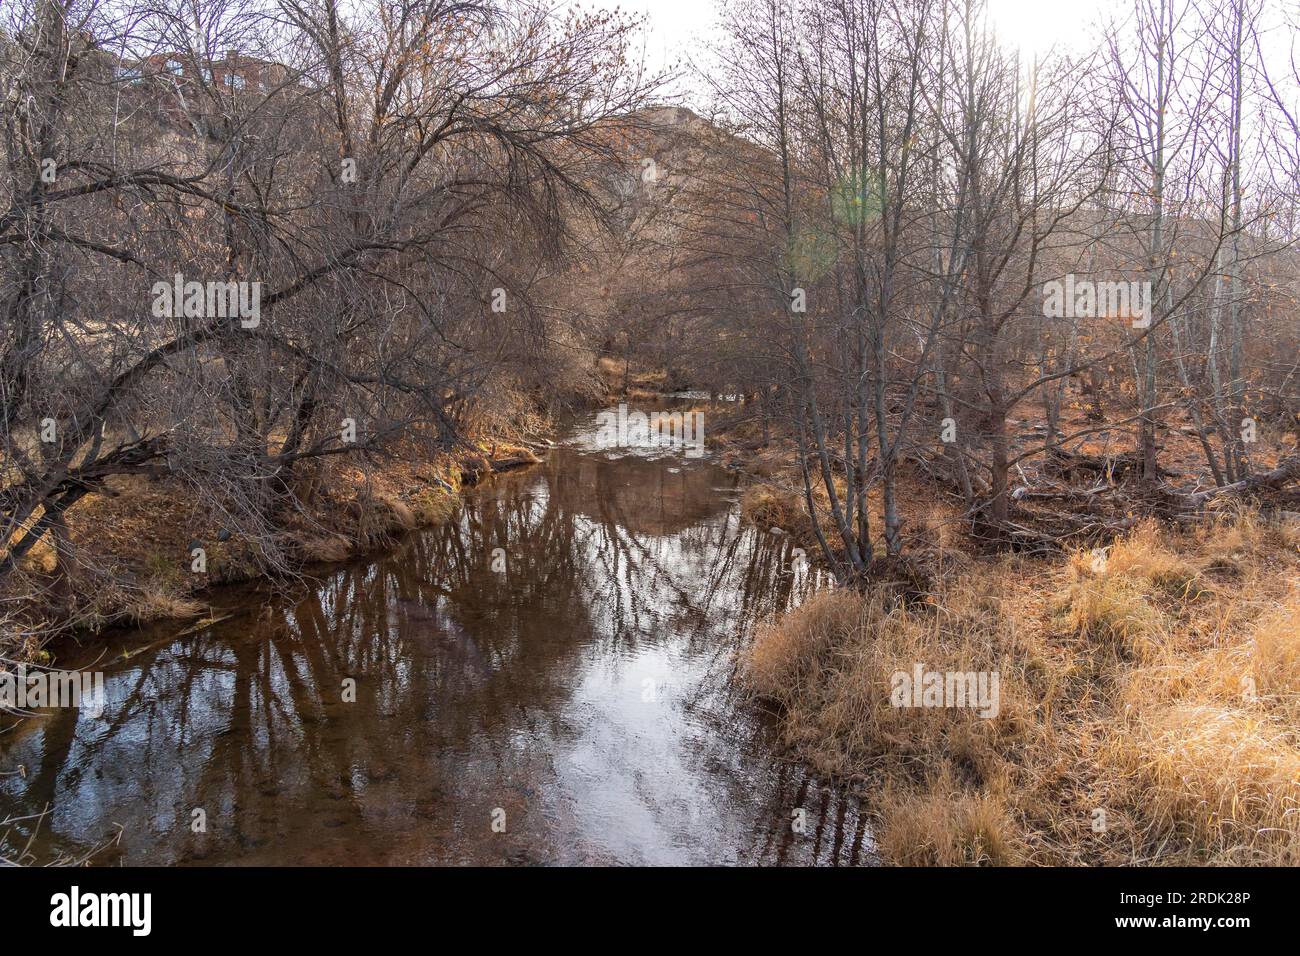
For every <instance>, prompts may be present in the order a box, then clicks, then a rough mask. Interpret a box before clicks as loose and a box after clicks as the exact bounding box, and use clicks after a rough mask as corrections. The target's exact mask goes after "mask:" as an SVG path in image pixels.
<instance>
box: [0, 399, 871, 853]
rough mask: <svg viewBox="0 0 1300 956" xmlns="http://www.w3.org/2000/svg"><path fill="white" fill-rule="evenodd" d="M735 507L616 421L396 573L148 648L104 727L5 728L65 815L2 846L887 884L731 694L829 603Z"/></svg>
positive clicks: (10, 759) (112, 698) (15, 830)
mask: <svg viewBox="0 0 1300 956" xmlns="http://www.w3.org/2000/svg"><path fill="white" fill-rule="evenodd" d="M737 495H738V491H737V487H736V479H735V477H734V476H733V475H732V474H730V473H728V472H727V471H725V470H723V469H721V468H719V467H717V466H716V465H714V464H712V463H710V462H708V461H707V460H705V459H691V458H688V457H681V456H677V455H674V454H672V453H671V452H670V451H667V450H663V449H654V450H652V449H646V448H616V447H604V443H603V442H602V440H601V436H600V435H599V433H598V430H597V429H596V426H595V423H594V420H593V421H591V422H587V423H584V424H580V425H578V426H576V427H575V428H574V429H573V430H572V431H571V433H570V434H569V435H568V436H567V441H566V442H565V446H564V447H561V448H557V449H556V450H554V451H553V452H551V453H550V455H549V456H548V458H547V460H546V461H545V462H544V463H543V464H541V465H538V466H536V467H534V468H531V469H529V470H528V471H526V472H523V473H516V474H513V475H505V476H500V477H498V478H497V479H495V480H493V481H492V482H491V483H489V484H488V485H487V486H485V487H483V488H481V489H479V490H478V491H477V492H475V493H473V494H471V495H470V496H468V497H467V498H466V499H465V501H464V503H463V505H462V506H461V508H460V509H459V511H458V513H457V515H456V516H455V518H454V519H453V520H452V521H450V522H449V523H447V524H446V525H444V526H442V527H438V528H434V529H431V530H428V531H424V532H421V533H419V534H415V535H412V536H411V537H409V538H408V539H407V540H406V541H405V542H404V543H403V544H402V545H401V546H400V547H398V548H396V549H395V550H394V551H392V552H391V553H389V554H387V555H385V556H383V557H380V558H378V559H372V560H369V561H365V562H360V563H355V564H352V565H349V566H347V567H345V568H343V569H341V570H336V571H334V572H332V573H330V574H328V575H326V576H323V577H321V578H320V579H319V580H318V581H316V582H315V583H314V584H312V585H311V586H310V587H305V588H303V589H301V590H300V591H299V593H297V594H295V595H293V596H291V597H286V596H283V595H281V596H271V595H269V594H262V593H259V592H256V591H253V592H250V591H247V590H245V591H238V592H236V591H231V592H228V593H226V594H224V595H222V597H221V598H220V599H219V600H220V601H222V602H224V603H223V604H222V605H221V607H222V608H223V609H224V610H227V611H230V612H233V613H234V615H235V616H234V617H231V618H230V619H228V620H225V621H223V622H221V623H219V624H216V625H213V626H211V627H209V628H207V629H206V630H203V631H201V632H198V633H192V634H186V635H180V636H178V635H177V632H178V631H181V630H183V628H182V627H181V626H179V625H175V624H172V625H168V626H166V627H155V628H150V629H146V630H144V631H141V632H136V633H133V634H131V635H129V636H125V637H123V638H122V639H120V640H119V641H118V642H117V643H115V644H113V645H110V649H109V651H108V654H107V655H106V656H105V657H104V662H101V663H100V664H99V665H97V667H98V669H100V670H103V671H104V672H105V680H106V692H107V694H106V696H107V703H106V706H105V709H104V713H103V715H102V717H100V718H93V717H91V716H89V715H88V714H86V713H82V712H78V711H76V710H59V711H53V710H51V711H45V712H43V713H42V714H41V715H40V716H38V717H33V718H29V719H27V720H24V721H21V722H20V723H18V724H17V725H16V726H12V727H10V728H8V730H7V732H5V733H3V734H0V820H4V819H5V818H6V817H8V818H10V819H13V818H18V817H29V816H31V815H34V814H40V813H41V812H42V811H44V810H48V812H47V813H45V814H44V817H43V819H42V820H40V821H39V826H37V825H36V824H35V821H32V820H26V821H20V822H18V823H10V824H9V825H8V826H4V827H0V841H2V842H0V855H8V856H13V855H14V853H15V851H16V849H17V848H19V847H22V846H25V845H27V844H28V843H29V841H30V849H31V853H32V854H33V856H34V857H35V858H36V859H37V860H41V861H43V860H46V859H49V858H51V857H53V856H55V855H58V854H64V855H73V856H75V855H79V854H81V853H83V852H85V851H86V850H87V849H88V848H90V847H92V846H95V845H96V844H98V843H100V842H102V841H103V840H105V839H106V838H108V837H110V836H112V835H113V834H114V832H116V826H117V825H120V827H121V837H120V840H119V842H118V844H117V845H116V846H115V847H114V848H111V849H110V850H108V851H106V852H103V853H101V854H99V855H98V856H97V857H96V858H95V859H96V862H99V863H110V864H111V863H118V862H121V863H126V864H175V863H192V864H209V865H210V864H232V863H233V864H436V863H480V864H496V863H558V864H578V863H626V864H644V863H650V864H672V863H800V864H807V863H823V864H826V863H832V864H849V863H867V862H871V859H870V858H871V851H870V840H869V835H868V834H867V832H866V822H865V819H864V817H862V816H860V815H859V812H858V808H857V804H856V802H855V801H854V800H853V799H852V798H851V797H847V796H844V795H842V794H841V793H839V792H838V791H836V790H834V789H830V788H825V787H822V786H820V785H819V784H818V783H817V782H816V781H815V780H814V779H812V778H811V777H810V775H809V774H808V772H807V771H806V770H804V769H802V768H801V767H800V766H799V765H798V764H796V763H793V762H791V761H789V760H788V759H785V758H783V757H781V756H780V755H779V754H778V753H777V748H776V747H775V744H774V739H773V733H772V727H771V724H770V720H769V719H768V718H767V717H766V716H765V715H764V714H763V712H762V711H761V709H760V708H758V707H756V706H755V705H753V704H752V703H749V702H746V701H745V700H743V699H742V698H741V696H740V695H739V694H738V692H737V691H736V689H735V687H734V684H733V681H732V679H731V678H732V672H733V668H734V666H735V665H734V662H735V653H736V650H737V649H738V647H740V646H742V642H743V641H744V640H745V639H746V637H747V635H748V633H749V627H750V625H751V623H752V622H753V621H754V620H756V619H757V618H759V617H761V616H762V615H766V614H769V613H771V612H773V611H774V610H779V609H781V608H784V607H787V606H789V605H790V604H791V602H793V601H795V600H797V599H798V595H799V594H800V593H801V592H802V591H803V590H804V589H805V588H806V587H808V586H809V585H810V584H811V583H812V582H809V581H808V580H806V579H807V573H806V572H803V571H797V570H792V569H791V545H790V543H789V539H788V538H785V537H783V536H780V535H776V534H772V533H769V532H766V531H756V530H755V529H753V528H751V527H748V526H746V525H744V524H742V522H741V521H740V518H739V513H738V506H737ZM494 548H502V549H503V552H501V553H498V554H497V557H498V558H504V570H493V549H494ZM497 567H498V568H500V567H501V561H500V560H498V561H497ZM124 649H128V650H133V651H135V653H134V654H133V656H131V657H130V658H129V659H123V658H122V652H123V650H124ZM102 653H103V652H102V650H100V651H97V652H96V655H100V654H102ZM89 660H90V658H83V659H82V660H81V661H79V662H78V661H75V660H73V661H71V662H70V661H69V660H65V661H63V662H62V663H63V664H64V666H70V663H71V664H78V663H79V664H81V665H85V664H87V663H88V662H89ZM110 661H111V662H112V663H107V662H110ZM348 679H352V680H355V682H356V694H355V697H356V699H355V702H347V701H345V700H344V695H345V681H346V680H348ZM18 768H21V772H17V771H18ZM195 809H201V810H202V811H203V813H204V815H205V816H206V832H202V833H196V832H193V828H192V823H193V821H194V819H195V817H194V814H193V811H194V810H195ZM799 809H802V810H803V811H804V815H805V819H806V828H805V832H803V833H798V832H796V831H795V828H794V827H793V826H792V821H793V820H794V819H795V816H796V811H797V810H799ZM494 821H495V824H496V826H495V828H494ZM33 833H34V836H33Z"/></svg>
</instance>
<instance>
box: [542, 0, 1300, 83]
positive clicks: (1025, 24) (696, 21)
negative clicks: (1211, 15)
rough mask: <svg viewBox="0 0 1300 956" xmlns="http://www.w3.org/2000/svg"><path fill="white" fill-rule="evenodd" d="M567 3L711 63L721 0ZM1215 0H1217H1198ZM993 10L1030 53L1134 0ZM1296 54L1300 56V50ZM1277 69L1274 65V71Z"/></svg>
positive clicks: (563, 1) (662, 56)
mask: <svg viewBox="0 0 1300 956" xmlns="http://www.w3.org/2000/svg"><path fill="white" fill-rule="evenodd" d="M557 2H558V3H559V5H560V7H561V8H564V7H569V6H581V7H584V8H586V9H605V10H622V11H623V12H624V13H626V14H631V15H633V16H637V17H644V18H645V27H646V32H645V38H644V55H645V62H646V67H647V69H648V70H650V71H651V72H654V71H657V70H663V69H667V68H671V67H673V66H674V65H679V66H681V67H682V69H683V71H684V70H685V68H686V67H687V66H688V65H689V62H690V58H691V57H692V56H693V57H694V58H695V60H696V62H697V63H700V64H704V63H707V57H705V55H704V50H703V42H704V41H705V40H707V38H708V36H709V34H710V32H711V31H712V30H713V29H714V27H715V24H716V21H717V9H718V4H717V0H557ZM1192 2H1198V3H1205V4H1214V3H1216V2H1217V0H1192ZM1294 2H1295V0H1284V2H1283V3H1281V4H1277V3H1273V4H1270V7H1271V8H1272V11H1271V12H1270V15H1269V16H1267V17H1266V22H1267V23H1268V24H1269V25H1270V26H1271V25H1274V24H1275V23H1276V20H1277V16H1276V10H1277V9H1278V7H1279V6H1282V7H1285V6H1286V5H1287V4H1288V3H1294ZM988 7H989V16H990V18H991V20H992V22H993V28H994V30H996V31H997V33H998V34H999V35H1000V36H1001V37H1002V38H1003V40H1004V41H1005V42H1006V43H1007V44H1008V45H1010V46H1016V47H1019V48H1020V49H1021V51H1022V52H1024V53H1025V54H1027V55H1030V56H1032V55H1033V54H1040V55H1041V54H1044V53H1046V52H1047V51H1048V50H1050V49H1052V48H1053V47H1056V48H1057V49H1058V50H1061V51H1068V50H1070V49H1071V48H1072V47H1074V46H1077V45H1078V44H1081V43H1090V42H1095V41H1094V37H1095V34H1094V33H1093V31H1092V30H1091V29H1090V27H1091V26H1092V25H1093V24H1095V23H1096V21H1097V20H1098V19H1099V17H1100V15H1101V13H1102V12H1103V11H1106V10H1117V9H1123V10H1130V9H1132V0H988ZM1293 37H1294V33H1292V32H1291V31H1290V30H1286V29H1281V30H1278V29H1273V30H1269V31H1267V32H1266V35H1265V36H1264V38H1263V45H1264V49H1265V55H1266V59H1267V60H1268V61H1269V62H1270V63H1271V64H1273V67H1274V68H1275V75H1276V76H1278V77H1285V76H1288V75H1289V74H1290V58H1291V55H1292V54H1291V49H1290V45H1291V42H1292V38H1293ZM1296 55H1297V56H1298V57H1300V50H1298V51H1297V53H1296ZM1272 71H1273V70H1272V69H1271V72H1272ZM691 86H692V84H691V82H690V78H689V77H685V78H684V80H683V81H682V82H679V83H677V84H675V85H674V87H672V88H671V89H670V92H671V93H675V94H676V95H678V96H680V97H681V98H682V99H683V100H684V101H685V102H686V103H687V104H688V105H692V106H695V107H697V108H698V107H701V106H703V105H704V104H702V103H699V102H695V101H696V100H698V99H699V97H698V95H694V96H693V95H692V92H691Z"/></svg>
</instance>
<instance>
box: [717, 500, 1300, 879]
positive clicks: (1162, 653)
mask: <svg viewBox="0 0 1300 956" xmlns="http://www.w3.org/2000/svg"><path fill="white" fill-rule="evenodd" d="M1297 624H1300V551H1297V546H1296V540H1295V536H1294V534H1293V532H1292V531H1290V530H1288V528H1286V527H1285V526H1282V525H1279V524H1277V523H1275V522H1272V521H1268V520H1265V519H1263V518H1260V517H1259V516H1258V515H1254V514H1249V513H1243V514H1239V515H1233V516H1226V517H1224V518H1221V519H1219V520H1217V521H1215V522H1213V523H1211V524H1209V525H1207V526H1203V527H1199V528H1197V529H1195V530H1193V531H1190V532H1184V533H1176V532H1172V531H1169V530H1166V529H1162V528H1161V527H1159V526H1157V525H1155V524H1152V523H1144V524H1141V525H1139V526H1138V527H1136V528H1135V529H1133V531H1132V532H1130V533H1129V534H1128V535H1127V536H1125V537H1123V538H1121V539H1119V540H1117V541H1115V542H1113V543H1112V544H1111V546H1110V547H1109V548H1107V549H1105V551H1104V554H1100V555H1099V554H1097V553H1093V552H1087V553H1080V554H1076V555H1073V556H1072V557H1071V558H1069V559H1068V560H1065V561H1061V562H1056V563H1044V562H1032V563H1031V562H1029V561H1026V560H1023V559H1017V558H1004V559H1000V560H998V561H997V562H993V563H976V564H973V565H970V566H967V567H965V568H963V570H962V571H961V572H960V573H958V574H956V575H950V576H949V577H947V578H946V579H944V580H941V581H940V583H938V584H936V585H935V590H934V593H933V594H932V595H931V596H930V601H929V603H928V604H927V605H924V606H915V605H909V606H906V607H904V606H895V605H894V604H893V603H891V602H890V601H889V600H888V598H887V596H885V595H881V594H878V593H873V594H867V595H865V596H864V595H859V594H856V593H852V592H845V591H835V592H829V593H827V594H822V595H818V596H816V597H815V598H814V599H812V600H811V601H809V602H808V603H807V604H805V605H804V606H803V607H801V608H798V609H796V610H794V611H793V612H791V613H790V614H788V615H787V616H786V617H785V618H783V619H782V620H779V621H774V622H770V623H768V624H767V625H766V626H764V627H763V628H761V629H760V630H759V631H758V632H757V634H756V635H755V639H754V642H753V643H752V645H751V647H750V648H749V649H748V650H747V652H746V654H745V657H744V660H743V661H742V665H743V666H742V676H743V680H744V681H745V683H746V684H747V686H748V687H749V688H750V689H751V691H752V692H753V693H754V694H755V695H756V696H758V697H761V698H764V699H767V700H770V701H772V702H773V703H774V704H776V705H777V706H778V708H779V710H780V714H781V726H782V732H783V734H784V737H785V740H786V742H787V743H788V744H790V745H791V746H792V747H794V748H796V749H797V750H798V751H799V753H800V754H801V756H802V757H804V759H806V760H808V761H809V762H810V763H811V764H812V765H813V766H814V768H815V769H817V770H818V771H819V772H821V773H823V774H825V775H828V776H834V777H838V778H840V779H845V780H848V781H852V782H853V783H854V784H855V785H856V786H857V787H858V788H859V789H860V790H861V792H862V793H863V794H864V796H865V798H866V800H867V801H868V803H869V805H870V806H871V808H872V810H873V811H874V813H875V815H876V818H877V826H876V838H877V844H878V847H879V850H880V853H881V855H882V857H883V858H884V859H885V860H886V861H889V862H894V863H899V864H910V865H962V864H997V863H1031V864H1032V863H1038V864H1043V863H1051V864H1075V863H1089V864H1096V863H1112V864H1122V863H1183V864H1204V863H1259V862H1267V863H1276V864H1286V863H1294V862H1296V861H1297V860H1300V855H1298V854H1300V627H1297ZM916 664H920V665H922V666H923V668H924V669H925V670H930V671H940V672H944V671H963V672H969V671H976V672H978V671H990V672H991V671H997V672H998V674H999V678H1000V680H999V688H1000V697H1001V701H1000V707H999V710H998V713H997V715H996V716H995V717H991V718H985V717H980V716H979V715H978V714H977V713H976V711H975V710H974V709H969V708H958V707H936V708H908V707H895V706H893V705H892V704H891V701H890V697H889V689H890V675H891V674H893V673H894V672H895V671H904V672H906V671H909V670H911V669H912V667H913V666H914V665H916ZM1099 820H1100V821H1102V822H1103V823H1104V825H1099V824H1098V821H1099Z"/></svg>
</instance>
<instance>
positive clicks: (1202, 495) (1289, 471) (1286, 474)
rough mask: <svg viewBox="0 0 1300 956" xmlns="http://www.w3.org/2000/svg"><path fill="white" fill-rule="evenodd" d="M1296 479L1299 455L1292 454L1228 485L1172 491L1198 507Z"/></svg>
mask: <svg viewBox="0 0 1300 956" xmlns="http://www.w3.org/2000/svg"><path fill="white" fill-rule="evenodd" d="M1297 479H1300V455H1292V456H1291V457H1289V458H1284V459H1283V460H1282V461H1281V463H1280V464H1278V466H1277V467H1276V468H1274V469H1272V470H1271V471H1265V472H1262V473H1260V474H1258V475H1251V476H1250V477H1249V478H1243V479H1242V480H1241V481H1234V482H1233V483H1232V484H1230V485H1223V486H1222V487H1219V488H1207V489H1206V490H1205V491H1193V492H1186V491H1176V492H1172V493H1173V494H1174V495H1175V496H1176V497H1177V498H1178V499H1181V500H1182V501H1183V502H1185V503H1186V505H1187V506H1188V507H1191V508H1200V507H1203V506H1204V505H1206V504H1208V503H1209V502H1210V501H1212V500H1213V499H1215V498H1219V497H1222V496H1224V495H1231V496H1238V497H1240V496H1243V495H1249V494H1254V493H1255V492H1257V491H1278V490H1280V489H1282V488H1283V487H1285V486H1286V485H1288V484H1290V483H1291V482H1292V481H1295V480H1297Z"/></svg>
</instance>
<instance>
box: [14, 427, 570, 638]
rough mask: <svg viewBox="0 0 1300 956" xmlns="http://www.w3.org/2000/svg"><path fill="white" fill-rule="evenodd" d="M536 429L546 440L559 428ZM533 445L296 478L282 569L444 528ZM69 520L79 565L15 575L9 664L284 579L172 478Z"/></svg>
mask: <svg viewBox="0 0 1300 956" xmlns="http://www.w3.org/2000/svg"><path fill="white" fill-rule="evenodd" d="M532 425H533V427H535V428H537V429H538V432H537V433H538V434H545V433H546V430H547V428H549V425H547V424H545V423H542V424H539V423H532ZM533 447H537V446H536V443H533V442H530V443H529V444H528V445H525V444H522V443H520V442H519V441H518V440H514V441H511V440H507V439H493V438H490V437H480V438H479V439H477V440H476V441H475V442H474V443H473V444H472V445H471V447H468V448H464V449H458V450H455V451H442V452H439V453H436V454H432V455H430V454H428V453H427V452H426V451H424V450H422V449H421V448H419V447H418V446H416V445H414V444H410V445H406V446H401V447H395V448H394V449H392V453H391V454H390V455H389V456H387V457H385V458H384V459H382V460H372V461H366V462H362V461H346V462H345V461H343V460H341V459H336V460H321V461H319V462H316V463H313V466H312V467H311V468H309V469H302V470H301V471H300V473H299V474H298V476H297V480H296V483H295V487H294V495H295V497H294V502H293V505H294V507H293V508H292V509H290V510H286V512H284V513H283V514H282V515H281V516H280V517H279V518H277V519H276V521H275V523H274V528H273V532H272V534H273V536H274V539H273V541H274V546H275V548H276V551H277V563H280V564H281V565H282V567H280V568H279V569H278V571H279V572H280V573H286V572H287V573H289V574H293V573H296V572H297V571H299V570H304V569H307V568H311V567H313V566H319V565H325V564H334V563H338V562H341V561H344V560H347V559H349V558H351V557H354V556H356V555H360V554H366V553H369V552H372V551H375V550H377V549H380V548H383V547H387V546H389V545H391V544H392V543H393V541H394V540H396V539H397V537H399V536H400V535H402V534H404V533H407V532H410V531H413V530H416V529H418V528H423V527H429V526H431V525H434V524H437V523H439V522H441V521H443V520H445V519H446V518H447V516H449V515H450V514H451V513H452V511H453V510H454V509H455V506H456V502H457V500H458V497H459V495H460V493H461V491H462V489H464V488H467V487H470V486H472V485H474V484H475V483H477V482H478V481H480V480H482V479H483V478H484V477H486V476H487V475H489V474H492V473H495V472H501V471H508V470H512V469H514V468H518V467H522V466H526V465H529V464H533V463H536V462H537V461H539V460H540V459H539V457H538V456H537V454H536V453H535V452H534V451H533ZM67 523H68V537H69V539H70V543H71V546H72V547H71V551H70V554H71V555H72V558H71V561H66V560H65V562H64V563H63V564H62V565H61V564H60V562H59V561H58V560H57V556H56V552H55V548H54V546H53V545H52V544H51V543H49V542H48V541H43V542H41V543H40V544H39V545H38V546H37V547H36V548H34V549H33V550H32V551H31V552H30V553H29V555H28V556H27V559H26V560H25V562H24V563H23V565H22V566H21V567H20V568H19V569H18V572H17V574H16V575H15V576H14V579H13V580H12V583H11V585H10V593H9V594H8V595H6V607H7V608H9V620H10V621H11V622H12V623H11V624H10V626H9V627H8V628H6V629H5V631H4V633H3V635H2V636H0V657H3V658H6V659H8V660H11V661H15V662H18V663H29V662H33V661H38V662H42V663H50V662H51V661H52V657H51V655H50V652H49V650H48V649H47V645H48V644H49V642H50V641H51V640H52V639H53V638H56V637H61V636H68V635H71V636H75V637H79V638H85V637H93V636H94V635H95V634H98V633H99V632H101V631H103V630H105V629H107V628H110V627H114V626H121V625H132V626H138V625H144V624H148V623H150V622H153V621H161V620H171V619H174V620H195V619H202V618H204V617H205V615H207V614H208V613H209V611H208V603H207V601H206V600H205V597H206V596H207V594H208V592H209V591H210V590H211V589H212V588H215V587H219V586H222V585H227V584H235V583H241V582H246V581H251V580H254V579H258V578H261V577H266V576H268V575H272V576H273V575H274V574H275V573H276V571H277V569H274V568H268V561H267V560H266V556H265V555H264V554H263V553H261V549H262V547H263V543H264V540H262V541H260V540H258V539H255V538H250V537H246V536H243V535H240V534H238V533H232V532H231V531H230V530H228V529H227V528H226V527H224V526H223V523H222V521H221V520H220V518H219V509H218V508H216V507H213V506H212V503H211V502H201V501H198V500H196V499H195V497H194V496H193V494H192V492H191V490H190V489H189V488H188V487H186V486H185V485H184V484H183V483H181V482H180V481H178V480H176V479H174V478H170V477H166V476H164V477H159V478H146V477H140V476H132V477H121V476H114V477H110V478H109V479H107V481H106V483H105V488H104V493H103V494H101V495H96V496H94V497H93V498H88V499H86V500H85V501H84V502H82V504H81V505H80V506H79V507H78V508H76V509H73V510H72V511H71V512H70V513H69V515H68V522H67ZM196 549H198V550H196ZM200 552H201V559H197V558H198V554H199V553H200Z"/></svg>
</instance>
